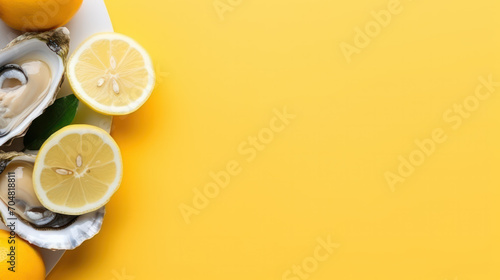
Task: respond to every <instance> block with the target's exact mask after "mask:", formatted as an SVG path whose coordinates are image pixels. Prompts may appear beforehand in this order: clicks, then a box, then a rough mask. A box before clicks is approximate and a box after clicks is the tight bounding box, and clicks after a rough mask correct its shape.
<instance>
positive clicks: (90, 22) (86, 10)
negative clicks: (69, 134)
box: [0, 0, 113, 275]
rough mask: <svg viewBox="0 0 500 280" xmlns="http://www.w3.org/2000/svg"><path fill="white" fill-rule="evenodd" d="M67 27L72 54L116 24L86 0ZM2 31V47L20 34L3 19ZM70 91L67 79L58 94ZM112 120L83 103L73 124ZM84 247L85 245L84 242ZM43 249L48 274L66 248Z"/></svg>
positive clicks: (99, 0) (106, 124)
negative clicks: (87, 39) (82, 43)
mask: <svg viewBox="0 0 500 280" xmlns="http://www.w3.org/2000/svg"><path fill="white" fill-rule="evenodd" d="M66 27H67V28H68V29H69V31H70V32H71V45H70V53H71V51H73V50H74V49H75V48H76V47H78V45H79V44H80V43H81V42H83V41H84V40H85V39H86V38H88V37H89V36H90V35H92V34H94V33H97V32H109V31H113V26H112V25H111V20H110V19H109V15H108V11H107V10H106V6H105V4H104V1H103V0H85V1H83V4H82V7H81V8H80V10H79V11H78V13H77V14H76V15H75V17H74V18H73V19H72V20H71V22H70V23H68V24H67V25H66ZM0 34H1V36H0V46H1V47H2V48H3V47H4V46H5V45H7V44H8V43H9V42H10V41H11V40H12V39H14V38H15V37H17V36H18V35H20V33H18V32H16V31H14V30H12V29H10V28H9V27H7V26H6V25H5V24H4V23H3V22H0ZM71 93H72V92H71V89H70V87H69V85H68V83H67V81H65V82H64V84H63V87H62V89H61V92H60V93H59V96H65V95H68V94H71ZM111 121H112V118H111V117H109V116H103V115H100V114H98V113H94V112H93V111H92V110H90V109H89V108H87V107H86V106H85V105H83V104H81V102H80V106H79V108H78V112H77V115H76V117H75V120H74V123H87V124H92V125H96V126H99V127H101V128H103V129H105V130H107V131H108V132H109V131H110V129H111ZM0 229H6V227H5V226H4V225H3V224H2V223H0ZM82 246H85V243H84V244H83V245H82ZM40 252H41V253H42V256H43V260H44V263H45V268H46V271H47V275H48V274H49V273H50V271H51V270H52V269H53V268H54V266H55V265H56V264H57V262H58V261H59V260H60V259H61V257H62V255H63V254H64V252H65V251H51V250H45V249H40Z"/></svg>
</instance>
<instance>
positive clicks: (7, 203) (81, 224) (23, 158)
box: [0, 152, 104, 250]
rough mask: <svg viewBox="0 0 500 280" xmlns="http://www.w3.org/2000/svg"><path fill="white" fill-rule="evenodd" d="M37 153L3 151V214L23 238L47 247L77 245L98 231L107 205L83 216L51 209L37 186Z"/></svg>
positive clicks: (0, 162) (0, 170)
mask: <svg viewBox="0 0 500 280" xmlns="http://www.w3.org/2000/svg"><path fill="white" fill-rule="evenodd" d="M34 162H35V157H34V156H33V155H27V154H23V153H18V152H10V153H0V218H1V219H2V221H3V222H4V223H5V225H7V226H8V227H9V225H11V224H10V223H14V224H13V225H14V226H13V228H12V230H14V231H15V232H16V233H17V234H18V235H19V236H20V237H21V238H23V239H25V240H26V241H28V242H30V243H31V244H34V245H36V246H38V247H42V248H47V249H64V250H68V249H74V248H76V247H77V246H79V245H80V244H81V243H83V242H84V241H85V240H87V239H89V238H92V237H93V236H94V235H96V234H97V233H98V232H99V230H100V228H101V225H102V221H103V217H104V207H103V208H101V209H99V210H97V211H95V212H91V213H88V214H85V215H81V216H68V215H63V214H58V213H54V212H51V211H50V210H48V209H46V208H45V207H44V206H43V205H42V204H41V203H40V201H39V200H38V198H37V197H36V194H35V192H34V189H33V180H32V174H33V166H34Z"/></svg>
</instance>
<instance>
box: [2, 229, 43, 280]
mask: <svg viewBox="0 0 500 280" xmlns="http://www.w3.org/2000/svg"><path fill="white" fill-rule="evenodd" d="M14 236H15V237H11V235H10V232H8V231H5V230H0V279H9V280H43V279H45V265H44V264H43V260H42V256H41V255H40V253H39V252H38V251H37V250H36V249H35V248H33V247H31V245H30V244H28V243H27V242H26V241H24V240H22V239H21V238H20V237H18V236H17V235H14ZM12 249H14V250H12ZM12 270H14V271H12Z"/></svg>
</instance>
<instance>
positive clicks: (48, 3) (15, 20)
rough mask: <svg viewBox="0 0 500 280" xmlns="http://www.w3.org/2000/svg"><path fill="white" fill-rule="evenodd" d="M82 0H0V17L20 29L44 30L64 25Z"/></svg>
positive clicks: (9, 24) (78, 7)
mask: <svg viewBox="0 0 500 280" xmlns="http://www.w3.org/2000/svg"><path fill="white" fill-rule="evenodd" d="M82 2H83V0H0V18H1V19H2V20H3V21H4V22H5V23H6V24H7V25H8V26H10V27H12V28H14V29H17V30H20V31H45V30H50V29H54V28H57V27H60V26H63V25H65V24H66V23H68V21H69V20H70V19H71V18H72V17H73V16H74V15H75V13H76V12H77V11H78V9H80V6H81V5H82Z"/></svg>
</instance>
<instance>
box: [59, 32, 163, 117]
mask: <svg viewBox="0 0 500 280" xmlns="http://www.w3.org/2000/svg"><path fill="white" fill-rule="evenodd" d="M67 76H68V79H69V82H70V84H71V87H72V88H73V91H74V92H75V94H76V96H77V97H78V98H79V99H80V100H81V101H83V102H84V103H86V104H87V105H88V106H89V107H90V108H92V109H93V110H95V111H97V112H99V113H102V114H106V115H126V114H130V113H132V112H134V111H136V110H137V109H139V107H141V106H142V105H143V104H144V102H146V100H147V99H148V98H149V96H150V95H151V92H152V91H153V88H154V85H155V72H154V70H153V63H152V62H151V58H150V57H149V55H148V53H147V52H146V51H145V50H144V48H142V47H141V46H140V45H139V44H138V43H137V42H136V41H134V40H133V39H131V38H129V37H127V36H125V35H121V34H118V33H99V34H96V35H94V36H92V37H90V38H89V39H87V41H85V42H83V44H82V45H80V46H79V47H78V49H77V50H76V51H75V52H74V53H73V55H72V56H71V58H70V59H69V61H68V71H67Z"/></svg>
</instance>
